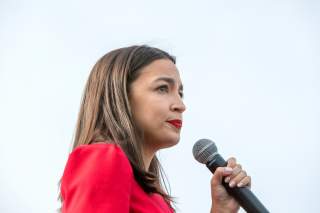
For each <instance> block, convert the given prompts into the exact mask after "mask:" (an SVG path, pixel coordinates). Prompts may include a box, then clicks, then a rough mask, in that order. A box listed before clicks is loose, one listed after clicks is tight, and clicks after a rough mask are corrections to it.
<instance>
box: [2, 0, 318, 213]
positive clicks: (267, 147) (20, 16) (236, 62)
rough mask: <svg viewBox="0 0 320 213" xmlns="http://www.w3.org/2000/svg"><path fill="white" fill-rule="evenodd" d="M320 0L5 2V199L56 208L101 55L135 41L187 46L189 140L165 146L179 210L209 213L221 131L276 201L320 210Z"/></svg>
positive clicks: (257, 186) (182, 61) (11, 206)
mask: <svg viewBox="0 0 320 213" xmlns="http://www.w3.org/2000/svg"><path fill="white" fill-rule="evenodd" d="M319 38H320V1H316V0H314V1H312V0H300V1H299V0H296V1H294V0H292V1H288V0H287V1H282V0H278V1H271V0H268V1H267V0H243V1H239V0H226V1H224V0H219V1H217V0H211V1H209V0H208V1H200V0H199V1H169V0H163V1H147V0H145V1H129V0H128V1H96V0H91V1H62V0H56V1H43V0H41V1H40V0H39V1H11V0H10V1H9V0H1V2H0V100H1V101H0V131H1V134H0V135H1V139H0V145H1V147H0V173H1V175H0V212H2V213H25V212H32V213H43V212H55V209H56V208H58V207H59V203H58V201H57V195H58V187H57V183H58V180H59V178H60V176H61V175H62V172H63V169H64V166H65V163H66V160H67V156H68V153H69V151H70V146H71V139H72V136H73V132H74V128H75V123H76V118H77V113H78V110H79V104H80V98H81V94H82V91H83V88H84V84H85V82H86V79H87V77H88V75H89V72H90V70H91V68H92V66H93V65H94V63H95V62H96V61H97V60H98V58H100V57H101V56H102V55H103V54H105V53H106V52H108V51H110V50H112V49H114V48H119V47H124V46H128V45H133V44H148V45H151V46H156V47H159V48H162V49H164V50H166V51H168V52H169V53H171V54H173V55H175V56H176V57H177V66H178V69H179V70H180V72H181V77H182V80H183V83H184V86H185V103H186V105H187V111H186V112H185V115H184V128H183V132H182V137H181V141H180V143H179V145H177V146H176V147H173V148H170V149H167V150H163V151H161V153H160V158H161V160H162V163H163V167H164V168H165V171H166V173H167V176H168V178H169V182H170V185H171V191H172V194H173V195H174V196H176V197H177V198H178V199H177V202H178V204H177V206H178V208H179V211H178V212H182V213H195V212H197V213H198V212H199V213H202V212H209V209H210V205H211V197H210V179H211V174H210V173H209V171H208V170H207V169H206V168H205V166H203V165H201V164H199V163H197V162H196V161H195V160H194V159H193V156H192V152H191V150H192V146H193V144H194V143H195V142H196V141H197V140H198V139H200V138H210V139H212V140H214V141H215V142H216V144H217V146H218V148H219V150H220V153H221V155H222V156H224V157H225V158H228V157H230V156H235V157H236V158H237V159H238V161H239V162H240V163H241V164H242V165H243V167H244V169H245V170H246V171H247V172H248V173H249V175H251V176H252V179H253V186H252V190H253V192H254V193H255V194H256V195H257V196H258V197H259V199H260V200H261V201H262V202H263V203H264V204H265V206H266V207H267V208H268V209H269V210H270V211H271V212H291V213H301V212H320V205H319V190H320V183H319V180H320V166H319V162H320V161H319V160H320V150H319V149H320V145H319V141H320V133H319V132H320V131H319V129H320V99H319V98H320V70H319V69H320V42H319Z"/></svg>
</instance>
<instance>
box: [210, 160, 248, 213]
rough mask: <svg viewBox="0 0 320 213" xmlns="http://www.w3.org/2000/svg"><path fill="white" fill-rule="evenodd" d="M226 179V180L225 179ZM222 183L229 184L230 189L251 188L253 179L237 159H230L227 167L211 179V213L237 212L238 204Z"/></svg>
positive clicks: (217, 171)
mask: <svg viewBox="0 0 320 213" xmlns="http://www.w3.org/2000/svg"><path fill="white" fill-rule="evenodd" d="M224 177H225V178H224ZM222 181H225V182H226V183H229V186H230V187H249V188H250V187H251V177H250V176H248V175H247V173H246V172H245V171H244V170H242V167H241V165H240V164H237V162H236V159H235V158H229V159H228V164H227V166H226V167H218V168H217V169H216V171H215V172H214V174H213V177H212V179H211V197H212V207H211V213H221V212H228V213H231V212H232V213H233V212H237V211H238V210H239V208H240V206H239V204H238V202H237V201H236V200H235V199H234V198H233V197H231V196H230V195H229V194H228V192H227V191H226V189H225V188H224V186H223V185H222V184H221V183H222Z"/></svg>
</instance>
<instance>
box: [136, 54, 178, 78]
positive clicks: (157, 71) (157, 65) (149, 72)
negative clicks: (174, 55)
mask: <svg viewBox="0 0 320 213" xmlns="http://www.w3.org/2000/svg"><path fill="white" fill-rule="evenodd" d="M159 77H169V78H173V79H174V80H175V81H176V82H177V83H178V84H181V79H180V75H179V71H178V69H177V67H176V65H175V64H174V63H173V62H172V61H170V60H169V59H158V60H155V61H153V62H152V63H151V64H149V65H147V66H145V67H144V68H142V70H141V73H140V74H139V77H138V79H137V80H143V81H154V80H156V79H158V78H159Z"/></svg>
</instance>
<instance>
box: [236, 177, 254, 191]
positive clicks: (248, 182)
mask: <svg viewBox="0 0 320 213" xmlns="http://www.w3.org/2000/svg"><path fill="white" fill-rule="evenodd" d="M237 186H238V187H244V186H247V187H249V188H250V187H251V177H250V176H246V177H245V178H243V179H242V180H240V182H239V183H238V184H237Z"/></svg>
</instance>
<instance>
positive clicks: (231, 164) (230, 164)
mask: <svg viewBox="0 0 320 213" xmlns="http://www.w3.org/2000/svg"><path fill="white" fill-rule="evenodd" d="M227 162H228V164H227V167H231V168H234V167H236V165H237V160H236V158H235V157H231V158H229V159H228V160H227Z"/></svg>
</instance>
